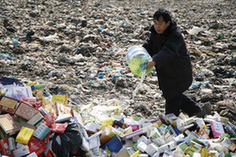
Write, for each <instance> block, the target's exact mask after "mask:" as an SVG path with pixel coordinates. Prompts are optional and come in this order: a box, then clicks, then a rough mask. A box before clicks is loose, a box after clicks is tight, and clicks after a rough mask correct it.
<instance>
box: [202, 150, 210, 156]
mask: <svg viewBox="0 0 236 157" xmlns="http://www.w3.org/2000/svg"><path fill="white" fill-rule="evenodd" d="M208 156H209V150H208V149H207V148H202V153H201V157H208Z"/></svg>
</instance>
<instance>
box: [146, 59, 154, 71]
mask: <svg viewBox="0 0 236 157" xmlns="http://www.w3.org/2000/svg"><path fill="white" fill-rule="evenodd" d="M146 64H147V70H149V69H151V68H152V67H153V66H155V65H156V62H154V61H150V62H147V63H146Z"/></svg>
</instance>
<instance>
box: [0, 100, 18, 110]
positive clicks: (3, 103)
mask: <svg viewBox="0 0 236 157" xmlns="http://www.w3.org/2000/svg"><path fill="white" fill-rule="evenodd" d="M18 103H19V101H18V100H17V99H13V98H9V97H6V96H3V97H2V98H1V97H0V109H1V110H3V111H6V112H8V113H10V114H14V112H15V108H16V106H17V105H18Z"/></svg>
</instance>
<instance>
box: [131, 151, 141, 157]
mask: <svg viewBox="0 0 236 157" xmlns="http://www.w3.org/2000/svg"><path fill="white" fill-rule="evenodd" d="M139 154H141V151H140V150H137V151H136V152H135V153H134V154H132V155H130V157H138V156H139Z"/></svg>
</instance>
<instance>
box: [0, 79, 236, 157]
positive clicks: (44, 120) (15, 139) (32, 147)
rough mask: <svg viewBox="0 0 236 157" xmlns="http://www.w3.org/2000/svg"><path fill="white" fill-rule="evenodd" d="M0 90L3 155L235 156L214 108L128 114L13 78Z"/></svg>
mask: <svg viewBox="0 0 236 157" xmlns="http://www.w3.org/2000/svg"><path fill="white" fill-rule="evenodd" d="M0 92H1V93H0V111H1V114H0V138H1V140H0V152H1V155H3V156H15V157H21V156H27V157H37V156H39V157H43V156H46V157H53V156H91V157H93V156H94V157H95V156H99V157H101V156H104V157H108V156H118V157H129V156H130V157H149V156H150V157H158V156H164V157H167V156H174V157H177V156H190V157H200V156H202V157H207V156H212V157H213V156H236V153H235V149H236V144H235V138H236V126H235V125H234V124H232V123H231V122H230V121H229V119H228V118H225V117H221V116H220V115H219V114H218V113H217V112H215V113H214V114H213V115H207V116H205V117H204V118H198V117H188V116H187V115H185V114H184V113H181V114H180V115H179V116H178V117H176V116H175V115H174V114H168V115H165V116H164V117H157V118H156V119H144V118H142V117H139V116H130V117H127V116H125V115H123V114H122V107H121V106H119V104H116V103H111V104H107V105H94V104H88V105H76V104H73V102H70V101H69V100H68V96H66V95H51V94H50V93H48V92H46V90H45V89H44V86H43V85H41V84H38V83H37V82H32V83H30V84H27V85H24V84H22V83H21V82H20V81H18V80H16V79H13V78H2V79H1V84H0Z"/></svg>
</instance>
